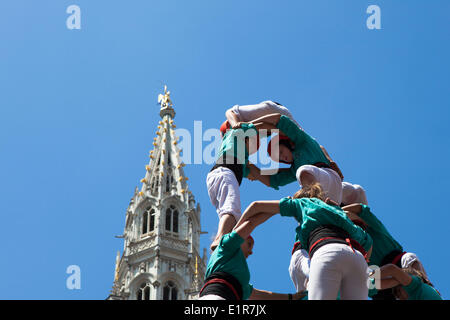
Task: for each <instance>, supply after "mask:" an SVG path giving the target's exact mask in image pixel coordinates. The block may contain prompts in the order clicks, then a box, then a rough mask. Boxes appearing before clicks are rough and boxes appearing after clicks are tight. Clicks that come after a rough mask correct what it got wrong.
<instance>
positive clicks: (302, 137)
mask: <svg viewBox="0 0 450 320" xmlns="http://www.w3.org/2000/svg"><path fill="white" fill-rule="evenodd" d="M277 128H278V129H280V130H281V131H282V132H283V133H284V134H285V135H286V136H288V137H289V139H291V141H292V142H293V143H294V144H295V148H294V151H293V152H292V156H293V158H294V163H293V164H292V165H291V167H290V168H289V170H286V171H280V172H278V173H277V174H274V175H272V176H271V177H270V186H271V187H272V188H274V189H276V190H278V187H279V186H284V185H286V184H288V183H291V182H294V181H296V180H297V178H296V176H295V174H296V172H297V169H298V168H300V167H301V166H303V165H306V164H315V163H318V162H323V163H326V164H330V161H328V159H327V157H326V156H325V154H324V153H323V151H322V149H321V148H320V145H319V143H318V142H317V141H316V140H315V139H314V138H313V137H311V136H310V135H308V134H307V133H306V132H305V131H303V130H302V129H300V128H299V127H298V126H297V125H296V124H295V122H293V121H292V120H291V119H290V118H289V117H286V116H281V117H280V121H278V124H277Z"/></svg>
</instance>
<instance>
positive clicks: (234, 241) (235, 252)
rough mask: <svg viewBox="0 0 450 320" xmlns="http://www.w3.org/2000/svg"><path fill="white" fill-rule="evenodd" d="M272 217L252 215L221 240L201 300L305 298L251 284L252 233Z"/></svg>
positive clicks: (209, 265)
mask: <svg viewBox="0 0 450 320" xmlns="http://www.w3.org/2000/svg"><path fill="white" fill-rule="evenodd" d="M269 217H270V215H269V214H267V213H260V214H256V215H253V216H252V217H251V218H250V219H248V220H247V221H245V222H244V223H241V224H240V225H239V226H236V228H234V229H233V231H232V232H231V233H229V234H226V235H224V236H223V237H222V238H221V239H220V242H219V245H218V246H217V247H216V249H215V250H214V252H213V253H212V254H211V257H210V258H209V261H208V265H207V268H206V274H205V285H204V286H203V288H202V290H201V291H200V298H199V300H242V299H243V300H246V299H249V298H250V299H253V300H265V299H267V300H284V299H285V300H288V299H291V300H292V299H295V300H297V299H301V298H303V297H304V296H305V295H304V294H303V293H300V292H299V293H296V294H293V295H292V294H280V293H273V292H270V291H265V290H258V289H255V288H253V286H252V285H251V284H250V283H249V282H250V271H249V269H248V265H247V260H246V259H247V258H248V256H250V255H251V254H252V250H253V245H254V240H253V238H252V237H251V236H250V233H251V232H252V231H253V229H254V228H255V227H256V226H258V225H259V224H261V223H263V222H264V221H265V220H267V219H268V218H269Z"/></svg>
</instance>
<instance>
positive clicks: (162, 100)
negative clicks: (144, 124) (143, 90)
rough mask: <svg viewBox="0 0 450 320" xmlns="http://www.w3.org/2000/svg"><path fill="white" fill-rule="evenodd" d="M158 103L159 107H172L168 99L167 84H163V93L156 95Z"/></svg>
mask: <svg viewBox="0 0 450 320" xmlns="http://www.w3.org/2000/svg"><path fill="white" fill-rule="evenodd" d="M158 103H159V104H160V105H161V108H167V107H172V105H173V104H172V100H170V91H167V86H166V85H164V94H161V93H160V94H159V95H158Z"/></svg>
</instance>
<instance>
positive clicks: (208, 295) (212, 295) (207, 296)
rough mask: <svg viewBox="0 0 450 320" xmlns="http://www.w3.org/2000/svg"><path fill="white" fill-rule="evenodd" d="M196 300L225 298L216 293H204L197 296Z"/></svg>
mask: <svg viewBox="0 0 450 320" xmlns="http://www.w3.org/2000/svg"><path fill="white" fill-rule="evenodd" d="M197 300H225V298H222V297H221V296H218V295H217V294H206V295H204V296H203V297H200V298H198V299H197Z"/></svg>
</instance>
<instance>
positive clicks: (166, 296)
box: [163, 281, 178, 300]
mask: <svg viewBox="0 0 450 320" xmlns="http://www.w3.org/2000/svg"><path fill="white" fill-rule="evenodd" d="M163 300H178V289H177V287H176V286H175V284H174V283H173V282H172V281H167V283H166V285H165V286H164V288H163Z"/></svg>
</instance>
